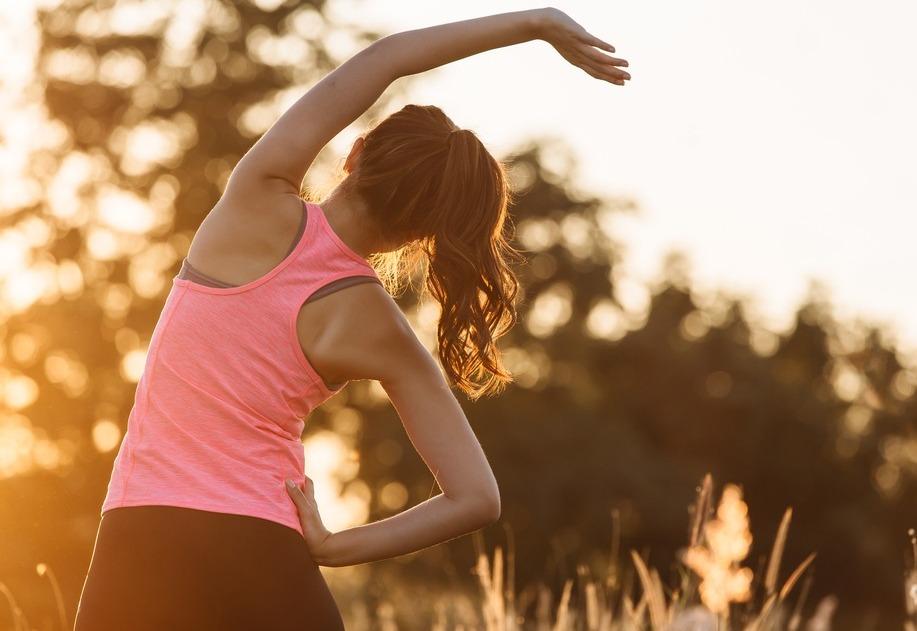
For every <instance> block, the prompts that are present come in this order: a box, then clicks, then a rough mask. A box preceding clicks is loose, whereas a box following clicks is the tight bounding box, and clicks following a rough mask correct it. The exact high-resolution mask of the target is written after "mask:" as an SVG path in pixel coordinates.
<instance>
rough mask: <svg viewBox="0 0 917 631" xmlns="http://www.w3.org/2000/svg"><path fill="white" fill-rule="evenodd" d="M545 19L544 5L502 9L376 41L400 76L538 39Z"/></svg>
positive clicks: (394, 72) (393, 69) (387, 60)
mask: <svg viewBox="0 0 917 631" xmlns="http://www.w3.org/2000/svg"><path fill="white" fill-rule="evenodd" d="M542 19H543V13H542V10H541V9H529V10H525V11H513V12H509V13H499V14H496V15H488V16H484V17H480V18H473V19H470V20H461V21H458V22H449V23H446V24H438V25H436V26H429V27H426V28H420V29H414V30H410V31H402V32H399V33H394V34H392V35H388V36H386V37H384V38H382V39H380V40H379V41H377V42H376V43H375V44H374V45H378V46H381V47H383V49H384V51H385V54H384V55H383V56H384V58H385V60H386V63H388V64H390V67H391V72H392V76H393V77H394V78H395V79H397V78H398V77H404V76H407V75H412V74H417V73H419V72H424V71H426V70H431V69H433V68H437V67H439V66H443V65H445V64H448V63H451V62H453V61H457V60H459V59H463V58H465V57H470V56H472V55H476V54H478V53H482V52H485V51H488V50H492V49H494V48H502V47H504V46H511V45H513V44H521V43H523V42H527V41H530V40H534V39H539V37H540V29H541V24H542Z"/></svg>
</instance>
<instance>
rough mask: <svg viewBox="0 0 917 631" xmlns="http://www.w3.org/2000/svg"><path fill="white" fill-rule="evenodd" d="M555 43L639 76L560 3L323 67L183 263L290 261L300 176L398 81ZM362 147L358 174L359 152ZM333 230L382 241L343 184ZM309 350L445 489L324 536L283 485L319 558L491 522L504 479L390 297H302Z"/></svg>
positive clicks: (613, 75)
mask: <svg viewBox="0 0 917 631" xmlns="http://www.w3.org/2000/svg"><path fill="white" fill-rule="evenodd" d="M537 39H541V40H544V41H546V42H548V43H549V44H550V45H551V46H553V47H554V48H555V50H557V51H558V53H559V54H560V55H561V56H562V57H563V58H564V59H566V60H567V61H569V62H570V63H572V64H573V65H575V66H577V67H579V68H580V69H582V70H583V71H584V72H586V73H587V74H589V75H590V76H592V77H594V78H597V79H600V80H604V81H607V82H609V83H612V84H615V85H624V81H625V80H626V79H629V78H630V75H629V74H628V73H627V72H626V71H624V70H622V66H627V65H628V64H627V62H626V61H625V60H623V59H620V58H616V57H612V56H610V55H608V54H606V53H607V52H614V50H615V49H614V47H613V46H611V45H610V44H608V43H606V42H604V41H602V40H600V39H598V38H596V37H595V36H593V35H591V34H589V33H588V32H587V31H586V30H585V29H583V27H581V26H580V25H579V24H577V23H576V22H574V21H573V20H572V19H570V18H569V16H567V15H566V14H564V13H563V12H561V11H559V10H557V9H554V8H543V9H534V10H528V11H516V12H511V13H502V14H497V15H491V16H487V17H481V18H475V19H470V20H463V21H459V22H452V23H447V24H442V25H437V26H432V27H429V28H423V29H416V30H410V31H404V32H400V33H396V34H393V35H389V36H387V37H384V38H382V39H380V40H378V41H376V42H374V43H372V44H371V45H370V46H368V47H367V48H365V49H363V50H362V51H360V52H359V53H357V54H356V55H354V56H353V57H352V58H350V59H349V60H347V62H345V63H344V64H342V65H341V66H339V67H338V68H336V69H335V70H334V71H333V72H331V73H329V74H328V75H327V76H325V77H324V78H323V79H322V80H321V81H320V82H318V83H317V84H316V85H315V86H314V87H312V88H311V89H310V90H309V91H308V92H307V93H306V94H305V95H303V96H302V97H301V98H300V99H299V100H298V101H297V102H296V103H294V104H293V105H292V106H291V107H290V108H289V109H288V110H287V111H286V112H285V113H284V114H283V115H282V116H281V117H280V118H279V119H278V120H277V121H276V122H275V123H274V125H273V126H272V127H271V128H270V129H269V130H268V131H267V132H266V133H265V134H264V135H263V136H262V137H261V138H260V139H259V140H258V142H256V143H255V144H254V145H253V146H252V148H251V149H250V150H249V151H248V152H247V153H246V154H245V155H244V156H243V157H242V159H241V160H240V161H239V163H238V164H237V165H236V167H235V169H234V170H233V172H232V175H231V176H230V178H229V181H228V183H227V186H226V189H225V191H224V193H223V195H222V197H221V199H220V200H219V202H218V203H217V204H216V206H214V208H213V209H212V210H211V211H210V213H209V214H208V215H207V217H206V218H205V219H204V221H203V223H202V224H201V227H200V229H199V230H198V232H197V234H196V235H195V237H194V241H193V242H192V244H191V248H190V251H189V253H188V260H189V261H190V262H191V264H192V265H194V266H195V267H197V268H198V269H199V270H201V271H202V272H203V273H205V274H208V275H211V276H214V277H216V278H218V279H220V280H223V281H226V282H229V283H234V284H243V283H247V282H250V281H252V280H255V279H257V278H260V277H261V276H263V275H265V274H267V273H268V272H269V271H270V270H271V269H273V268H274V267H276V266H277V265H278V264H279V263H280V262H281V261H282V260H283V258H284V257H285V256H286V252H287V251H288V249H289V247H290V245H291V243H292V241H293V238H294V235H295V234H296V232H297V228H298V225H299V220H300V216H301V213H302V206H301V201H300V198H299V190H300V185H301V183H302V181H303V178H304V177H305V174H306V171H307V169H308V168H309V166H310V165H311V164H312V162H313V161H314V160H315V157H316V156H317V155H318V153H319V151H320V150H321V149H322V148H323V147H324V146H325V145H326V144H327V143H328V142H329V141H330V140H331V139H332V138H334V137H335V136H336V135H337V134H338V133H339V132H340V131H341V130H343V129H344V128H346V127H347V126H348V125H350V124H351V123H352V122H353V121H355V120H356V119H357V118H358V117H359V116H360V115H361V114H362V113H363V112H364V111H366V109H368V108H369V106H370V105H372V104H373V103H374V102H375V101H376V100H377V99H378V98H379V96H380V95H381V94H382V92H383V91H384V90H385V89H386V88H387V87H388V86H389V85H390V84H391V83H392V82H394V81H395V80H396V79H398V78H400V77H404V76H408V75H412V74H416V73H419V72H424V71H426V70H430V69H432V68H436V67H438V66H441V65H444V64H447V63H450V62H453V61H456V60H459V59H462V58H464V57H468V56H471V55H474V54H478V53H481V52H484V51H487V50H492V49H495V48H500V47H503V46H510V45H513V44H519V43H523V42H527V41H531V40H537ZM362 143H363V139H362V138H358V139H357V141H356V142H355V143H354V145H353V147H352V149H351V151H350V154H349V155H348V157H347V161H346V162H345V170H347V171H348V172H349V171H350V170H351V168H352V167H353V165H354V164H355V163H356V160H357V159H358V158H359V154H360V151H361V150H362ZM319 204H320V205H321V206H322V208H323V209H324V210H325V214H326V216H327V217H328V220H329V224H330V226H331V228H332V229H333V230H334V232H335V233H337V235H338V236H339V237H341V239H342V240H343V241H344V242H345V243H346V244H347V245H348V246H350V247H351V248H352V249H353V250H354V251H355V252H357V253H358V254H360V255H362V256H364V257H366V256H369V255H370V254H371V253H373V252H381V251H390V250H392V249H394V248H397V247H399V246H400V245H402V244H400V243H380V242H378V240H377V238H376V237H375V232H374V231H373V230H372V229H371V228H370V227H369V222H368V221H367V220H366V219H365V217H366V208H365V206H364V205H363V204H362V203H361V202H360V201H359V200H355V199H351V198H348V197H346V196H345V195H344V194H343V193H341V192H340V191H339V190H335V191H334V192H333V193H332V194H331V195H330V196H329V197H328V199H326V200H324V201H322V202H319ZM297 331H298V337H299V342H300V345H301V346H302V349H303V352H304V353H305V354H306V356H307V357H309V358H310V360H311V362H312V364H313V366H314V367H315V369H316V371H317V372H318V373H319V375H320V376H321V377H322V378H323V379H325V381H326V382H328V383H339V382H342V381H352V380H358V379H375V380H377V381H379V383H380V385H381V386H382V387H383V388H384V389H385V392H386V393H387V395H388V396H389V398H390V400H391V402H392V404H393V406H394V407H395V409H396V411H397V412H398V415H399V417H400V418H401V421H402V423H403V425H404V429H405V431H406V433H407V435H408V437H409V439H410V440H411V443H412V444H413V446H414V448H415V449H416V450H417V452H418V454H419V455H420V457H421V458H422V459H423V461H424V463H425V464H426V465H427V467H428V468H429V469H430V472H431V473H432V474H433V476H434V478H435V479H436V482H437V483H438V485H439V488H440V489H442V492H441V493H440V494H439V495H436V496H433V497H431V498H429V499H427V500H426V501H424V502H421V503H420V504H417V505H416V506H413V507H411V508H409V509H407V510H404V511H402V512H400V513H398V514H396V515H393V516H391V517H388V518H386V519H382V520H379V521H376V522H373V523H369V524H365V525H361V526H357V527H354V528H348V529H345V530H342V531H339V532H331V531H329V530H328V529H327V528H326V527H325V526H324V524H323V523H322V519H321V515H320V512H319V509H318V506H317V504H316V502H315V495H314V487H313V484H312V480H310V479H309V478H308V477H305V479H304V480H303V481H302V483H298V482H297V481H292V483H288V485H287V491H288V493H289V495H290V498H291V500H292V501H293V502H294V503H295V505H296V507H297V510H298V512H299V516H300V521H301V523H302V526H303V530H304V536H305V540H306V543H307V544H308V547H309V551H310V553H311V554H312V557H313V558H314V559H315V561H316V562H317V563H319V564H320V565H326V566H342V565H354V564H359V563H366V562H369V561H375V560H379V559H385V558H390V557H395V556H399V555H402V554H406V553H409V552H414V551H417V550H421V549H423V548H426V547H428V546H431V545H435V544H437V543H441V542H444V541H448V540H450V539H453V538H455V537H458V536H461V535H464V534H467V533H469V532H472V531H474V530H477V529H479V528H482V527H484V526H485V525H488V524H490V523H492V522H494V521H496V520H497V519H498V518H499V516H500V494H499V489H498V486H497V482H496V480H495V478H494V475H493V472H492V470H491V468H490V465H489V463H488V461H487V458H486V456H485V454H484V452H483V450H482V448H481V445H480V443H479V442H478V440H477V438H476V437H475V435H474V432H473V431H472V429H471V426H470V425H469V423H468V419H467V418H466V416H465V414H464V412H463V411H462V408H461V407H460V406H459V403H458V401H457V399H456V398H455V395H454V394H453V392H452V391H451V389H450V387H449V385H448V383H447V381H446V379H445V376H444V374H443V372H442V370H441V369H440V368H439V366H438V364H437V363H436V360H435V359H434V357H433V356H432V355H431V353H430V352H429V351H428V350H427V349H426V347H425V346H423V344H422V343H421V342H420V341H419V340H418V338H417V336H416V335H415V333H414V331H413V330H412V328H411V326H410V324H409V323H408V320H407V319H406V317H405V315H404V313H402V311H401V310H400V309H399V307H398V305H397V303H396V302H395V301H394V299H393V298H392V297H391V296H390V295H389V294H388V293H387V292H386V291H385V290H384V288H382V287H381V286H379V285H378V284H375V283H361V284H358V285H354V286H351V287H347V288H345V289H342V290H339V291H337V292H334V293H332V294H330V295H328V296H326V297H324V298H322V299H320V300H317V301H314V302H311V303H307V304H305V305H303V306H302V308H301V310H300V312H299V315H298V320H297Z"/></svg>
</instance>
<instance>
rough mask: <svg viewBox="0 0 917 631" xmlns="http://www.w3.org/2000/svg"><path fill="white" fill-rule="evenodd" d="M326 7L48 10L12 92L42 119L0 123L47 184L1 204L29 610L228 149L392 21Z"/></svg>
mask: <svg viewBox="0 0 917 631" xmlns="http://www.w3.org/2000/svg"><path fill="white" fill-rule="evenodd" d="M324 8H325V7H324V2H323V1H322V0H314V1H311V2H303V1H302V0H296V1H289V0H288V1H284V0H279V1H278V0H257V1H255V0H253V1H251V2H232V1H229V0H195V1H184V0H180V1H179V0H172V1H164V2H131V1H123V2H120V1H119V2H115V1H112V0H107V1H104V2H99V1H95V0H65V1H63V2H59V3H49V2H44V3H42V8H41V9H40V10H38V12H37V15H36V20H37V29H38V30H39V32H40V36H41V37H40V41H39V48H38V50H37V51H36V54H35V73H34V77H33V79H32V82H31V83H29V84H28V85H25V86H24V89H23V94H22V98H21V103H20V106H21V108H22V109H23V110H26V108H30V107H34V108H38V111H42V114H43V118H44V120H39V121H31V120H28V119H26V118H23V122H22V123H20V124H22V125H25V124H28V125H31V126H32V127H33V128H32V129H30V131H29V133H28V134H22V133H21V132H22V131H23V130H22V129H16V128H15V126H13V127H10V128H9V129H8V131H9V132H10V134H12V133H14V132H15V133H19V134H20V135H22V136H32V137H41V138H43V139H44V141H43V142H40V143H35V145H36V146H35V148H34V151H32V152H31V153H30V155H29V156H28V162H27V168H26V171H25V173H24V174H23V181H24V182H25V183H26V184H29V185H34V186H33V188H34V190H36V191H38V192H39V194H36V195H35V196H34V197H33V198H30V199H29V198H24V199H25V202H24V203H20V204H7V205H6V207H5V208H3V210H2V217H3V219H2V221H3V224H2V232H3V236H4V237H6V238H7V239H9V241H4V245H3V248H4V250H5V251H4V262H5V261H6V260H7V259H12V258H13V257H12V256H9V257H8V256H7V251H6V248H7V246H8V245H9V246H10V247H11V249H10V250H9V251H10V252H15V251H16V250H15V248H14V247H13V246H19V245H22V251H23V256H22V261H21V262H22V264H23V265H22V267H21V268H15V267H11V268H5V269H4V270H3V272H2V274H3V276H2V277H0V281H2V283H0V288H2V289H3V290H4V291H3V294H0V316H2V317H0V321H2V324H0V341H2V344H0V348H2V349H3V350H4V351H5V353H2V354H0V357H3V371H2V377H3V379H2V381H3V383H4V388H2V389H0V390H2V394H3V396H0V405H2V407H0V504H2V506H4V507H5V508H6V509H7V510H4V511H3V512H2V514H0V533H2V536H0V577H2V580H3V581H4V582H6V583H7V584H8V585H9V586H10V587H11V588H12V589H13V591H14V593H16V594H17V596H18V598H19V599H20V602H21V604H22V606H23V607H24V608H25V609H26V611H34V610H36V609H37V608H38V607H39V606H44V605H46V604H47V602H46V600H45V596H46V593H45V592H46V586H44V585H42V584H41V583H43V582H44V581H45V580H46V579H39V578H38V577H37V576H35V572H34V567H35V563H36V560H37V559H41V560H44V561H46V562H48V563H49V564H50V565H51V567H53V568H54V569H55V571H57V573H58V575H59V576H60V578H61V581H62V584H63V588H64V592H65V595H66V596H67V602H68V603H73V602H75V601H76V597H77V596H78V594H79V590H80V588H81V587H82V578H83V572H85V569H86V567H87V565H88V562H89V555H90V552H91V550H92V543H93V540H94V536H95V531H96V528H97V525H98V519H99V515H98V511H99V507H100V502H101V499H102V497H103V496H104V493H105V488H106V484H107V481H108V477H109V474H110V472H111V466H112V461H113V458H114V455H115V454H116V453H117V446H118V443H119V440H120V438H121V436H122V435H123V431H124V429H125V426H126V421H127V417H128V413H129V412H130V408H131V406H132V404H133V393H134V390H135V387H136V381H137V379H138V378H139V371H140V370H142V365H143V357H144V355H145V349H146V347H147V345H148V343H149V337H150V334H151V333H152V330H153V326H154V325H155V322H156V320H157V318H158V316H159V313H160V311H161V309H162V304H163V301H164V299H165V296H166V294H167V293H168V290H169V288H170V285H171V278H172V277H173V276H174V275H175V274H176V273H177V269H178V267H179V266H180V263H181V259H182V258H183V257H184V255H185V253H186V252H187V249H188V246H189V245H190V241H191V237H192V236H193V234H194V231H195V230H196V228H197V227H198V225H199V224H200V222H201V221H202V219H203V218H204V216H205V215H206V214H207V213H208V212H209V210H210V209H211V208H212V207H213V205H214V204H215V203H216V201H217V200H218V198H219V196H220V194H221V192H222V189H223V186H224V184H225V181H226V179H227V178H228V175H229V172H230V170H231V168H232V166H234V165H235V163H236V161H237V160H238V159H239V158H240V157H241V156H242V155H243V154H244V153H245V151H247V149H248V148H249V147H250V146H251V144H253V143H254V141H255V140H256V139H257V138H258V137H259V136H260V135H261V134H262V133H263V132H264V131H265V130H266V129H267V128H268V127H269V126H270V124H271V123H272V122H273V121H274V120H275V119H276V117H277V116H279V115H280V114H281V113H282V111H283V110H284V109H285V108H286V107H288V106H289V105H291V104H292V102H293V101H294V100H295V99H296V98H298V97H299V96H301V94H303V93H304V92H305V90H306V89H307V88H308V86H309V85H310V84H312V83H314V82H317V81H318V80H319V79H321V77H322V76H324V75H325V74H326V73H327V72H329V71H330V70H331V69H333V68H334V67H335V66H337V65H338V64H339V63H341V62H342V61H344V60H345V59H346V58H347V57H348V56H349V55H350V54H352V53H353V52H356V50H358V48H359V47H361V46H362V45H365V44H368V43H369V42H370V41H373V40H375V39H377V38H378V37H380V36H381V34H379V33H374V32H368V31H362V30H355V29H352V28H350V27H347V26H342V25H334V24H330V23H328V21H327V19H326V17H325V14H324ZM332 44H333V45H332ZM396 95H397V92H392V93H388V94H386V95H385V96H384V97H383V98H382V99H380V101H379V102H378V103H377V104H376V106H374V108H373V109H372V110H370V111H369V112H367V114H366V116H367V117H370V116H373V115H375V112H376V108H384V107H385V106H386V104H387V103H388V102H389V99H391V98H392V97H393V96H396ZM9 140H10V138H9V136H8V137H7V138H5V139H4V144H7V143H8V142H9ZM20 149H23V148H22V147H20ZM330 160H331V158H329V157H328V155H327V152H323V153H322V155H321V156H319V158H318V160H317V161H316V163H315V165H316V170H317V171H322V170H325V171H327V170H329V168H330V166H331V164H330V163H329V161H330ZM10 184H11V185H12V182H11V183H10ZM6 198H7V199H8V198H9V195H7V196H6ZM10 507H15V510H10ZM36 581H40V582H36ZM17 588H19V589H17ZM49 613H53V612H49ZM6 616H7V611H6V610H5V609H3V610H2V612H0V627H2V628H6V625H4V623H5V622H6V619H5V617H6ZM30 617H31V619H32V620H33V622H35V616H30Z"/></svg>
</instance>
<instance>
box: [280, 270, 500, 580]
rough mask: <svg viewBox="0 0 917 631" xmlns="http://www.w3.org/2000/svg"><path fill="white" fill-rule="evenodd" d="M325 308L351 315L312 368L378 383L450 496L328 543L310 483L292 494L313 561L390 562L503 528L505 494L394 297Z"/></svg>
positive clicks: (350, 297)
mask: <svg viewBox="0 0 917 631" xmlns="http://www.w3.org/2000/svg"><path fill="white" fill-rule="evenodd" d="M342 295H343V296H342ZM322 300H339V301H341V302H342V303H343V302H346V304H347V306H349V308H343V309H342V308H337V309H329V312H330V313H334V317H333V318H329V321H328V322H327V323H324V322H323V323H322V327H321V328H322V334H321V336H320V339H319V340H317V341H316V342H315V343H314V344H313V345H312V347H311V348H310V357H311V359H312V361H313V364H316V365H321V366H322V367H323V368H324V369H325V370H327V371H328V372H330V373H333V374H335V375H345V376H346V377H347V378H348V379H376V380H378V381H379V383H380V384H381V385H382V387H383V388H384V389H385V392H386V393H387V394H388V396H389V399H390V400H391V402H392V404H393V405H394V407H395V409H396V411H397V412H398V415H399V417H400V418H401V421H402V424H403V425H404V428H405V430H406V432H407V435H408V438H409V439H410V441H411V443H412V445H413V446H414V448H415V449H416V451H417V453H418V454H419V455H420V457H421V459H422V460H423V461H424V463H425V464H426V465H427V468H428V469H429V470H430V472H431V473H432V475H433V477H434V478H435V479H436V482H437V483H438V484H439V487H440V489H442V493H441V494H439V495H436V496H434V497H432V498H430V499H427V500H425V501H423V502H421V503H420V504H417V505H416V506H413V507H411V508H410V509H408V510H405V511H403V512H401V513H399V514H397V515H394V516H392V517H388V518H386V519H382V520H379V521H376V522H373V523H370V524H366V525H362V526H357V527H354V528H348V529H346V530H342V531H339V532H335V533H330V532H329V531H328V530H327V529H325V527H324V525H323V524H322V521H321V518H320V516H319V515H318V509H317V505H316V504H315V500H314V493H313V488H312V485H311V481H309V480H306V481H305V491H306V493H305V494H304V493H303V492H302V490H291V489H290V488H289V487H288V492H290V496H291V498H292V499H293V501H294V502H295V503H296V507H297V510H298V511H299V516H300V522H301V523H302V526H303V535H304V537H305V539H306V541H307V543H308V544H309V550H310V552H311V554H312V557H313V558H314V560H315V561H316V562H317V563H319V564H321V565H329V566H340V565H355V564H359V563H366V562H368V561H376V560H379V559H385V558H390V557H394V556H399V555H402V554H405V553H408V552H414V551H417V550H420V549H422V548H426V547H428V546H431V545H434V544H437V543H441V542H444V541H448V540H449V539H453V538H455V537H458V536H460V535H463V534H467V533H469V532H472V531H474V530H477V529H478V528H481V527H483V526H486V525H487V524H489V523H491V522H493V521H495V520H497V519H498V518H499V516H500V494H499V490H498V487H497V482H496V479H495V478H494V475H493V472H492V471H491V468H490V465H489V463H488V461H487V458H486V457H485V454H484V451H483V450H482V448H481V445H480V443H479V442H478V440H477V438H476V437H475V435H474V432H473V431H472V429H471V427H470V425H469V423H468V419H467V418H466V417H465V414H464V412H463V411H462V408H461V406H460V405H459V403H458V401H457V400H456V398H455V395H454V394H453V393H452V391H451V390H450V389H449V386H448V384H447V383H446V381H445V379H444V377H443V373H442V371H441V369H440V368H439V366H438V365H437V364H436V361H435V360H434V358H433V357H432V355H431V354H430V352H429V351H428V350H427V349H426V348H425V347H424V346H423V345H422V344H421V342H420V341H419V340H418V339H417V337H416V335H415V334H414V332H413V330H411V327H410V324H409V323H408V322H407V319H406V318H405V316H404V314H403V313H402V312H401V310H400V309H399V307H398V305H397V304H396V303H395V301H394V300H393V299H392V297H391V296H390V295H389V294H387V293H386V292H385V290H384V289H382V287H380V286H378V285H376V284H375V283H364V284H360V285H355V286H353V287H348V288H347V289H343V290H341V291H339V292H336V294H332V295H331V296H327V297H325V298H323V299H322ZM332 306H334V305H332Z"/></svg>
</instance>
